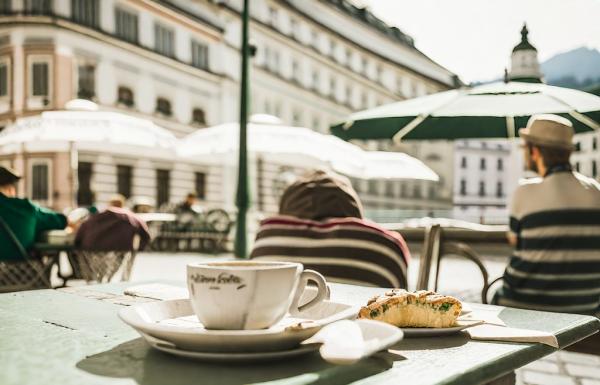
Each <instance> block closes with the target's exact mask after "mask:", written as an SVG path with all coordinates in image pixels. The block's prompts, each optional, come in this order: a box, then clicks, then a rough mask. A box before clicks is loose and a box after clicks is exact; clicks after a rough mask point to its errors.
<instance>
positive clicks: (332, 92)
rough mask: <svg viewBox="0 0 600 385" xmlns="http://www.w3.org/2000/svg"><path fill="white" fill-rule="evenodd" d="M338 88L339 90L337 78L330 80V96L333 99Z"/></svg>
mask: <svg viewBox="0 0 600 385" xmlns="http://www.w3.org/2000/svg"><path fill="white" fill-rule="evenodd" d="M336 88H337V84H336V81H335V78H334V77H333V76H332V77H331V78H330V79H329V94H330V95H331V96H333V97H335V91H336Z"/></svg>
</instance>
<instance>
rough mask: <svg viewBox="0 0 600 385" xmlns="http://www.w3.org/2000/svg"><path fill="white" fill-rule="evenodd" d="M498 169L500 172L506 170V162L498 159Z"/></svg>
mask: <svg viewBox="0 0 600 385" xmlns="http://www.w3.org/2000/svg"><path fill="white" fill-rule="evenodd" d="M497 168H498V171H502V170H504V161H503V160H502V158H498V164H497Z"/></svg>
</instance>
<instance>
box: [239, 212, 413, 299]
mask: <svg viewBox="0 0 600 385" xmlns="http://www.w3.org/2000/svg"><path fill="white" fill-rule="evenodd" d="M251 258H253V259H258V260H261V259H262V260H279V261H289V262H300V263H302V264H303V265H304V266H305V268H307V269H313V270H316V271H318V272H320V273H321V274H323V275H324V276H325V277H327V279H328V280H329V281H331V282H340V283H351V284H357V285H366V286H377V287H386V288H388V287H399V288H406V287H407V275H406V268H407V264H408V261H409V259H410V254H409V251H408V247H407V246H406V243H405V242H404V239H403V238H402V237H401V236H400V235H399V234H398V233H394V232H390V231H387V230H384V229H383V228H381V227H380V226H379V225H377V224H376V223H374V222H370V221H367V220H364V219H359V218H331V219H327V220H323V221H314V220H308V219H300V218H297V217H292V216H284V215H279V216H274V217H270V218H268V219H265V220H264V221H262V222H261V225H260V228H259V231H258V234H257V236H256V242H255V244H254V248H253V250H252V253H251Z"/></svg>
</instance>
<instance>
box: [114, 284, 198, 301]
mask: <svg viewBox="0 0 600 385" xmlns="http://www.w3.org/2000/svg"><path fill="white" fill-rule="evenodd" d="M125 294H126V295H131V296H134V297H143V298H152V299H157V300H160V301H167V300H172V299H187V298H190V295H189V293H188V290H187V289H186V288H185V287H179V286H174V285H165V284H162V283H149V284H145V285H137V286H131V287H128V288H127V289H125Z"/></svg>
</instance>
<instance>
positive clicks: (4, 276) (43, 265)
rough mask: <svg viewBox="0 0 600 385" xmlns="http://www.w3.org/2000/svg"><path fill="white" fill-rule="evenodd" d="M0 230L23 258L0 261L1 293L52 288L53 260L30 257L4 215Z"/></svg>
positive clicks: (0, 222) (1, 219)
mask: <svg viewBox="0 0 600 385" xmlns="http://www.w3.org/2000/svg"><path fill="white" fill-rule="evenodd" d="M0 231H1V232H2V233H3V234H4V235H5V236H6V238H7V239H8V240H9V241H10V242H11V243H12V244H13V246H14V249H15V250H17V252H18V253H19V257H20V258H21V260H15V261H0V293H8V292H13V291H21V290H31V289H45V288H50V287H51V285H50V269H51V268H52V264H53V262H52V261H50V260H48V259H39V260H36V259H32V258H30V257H29V254H28V253H27V251H26V250H25V248H24V247H23V245H21V242H19V240H18V239H17V236H16V235H15V233H14V232H13V231H12V230H11V228H10V226H8V224H7V223H6V221H5V220H4V218H2V217H0Z"/></svg>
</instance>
